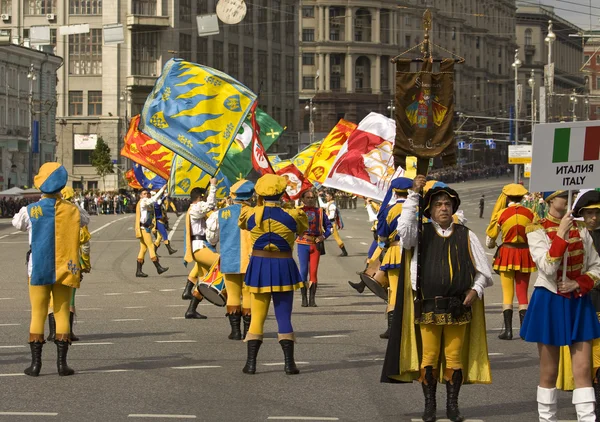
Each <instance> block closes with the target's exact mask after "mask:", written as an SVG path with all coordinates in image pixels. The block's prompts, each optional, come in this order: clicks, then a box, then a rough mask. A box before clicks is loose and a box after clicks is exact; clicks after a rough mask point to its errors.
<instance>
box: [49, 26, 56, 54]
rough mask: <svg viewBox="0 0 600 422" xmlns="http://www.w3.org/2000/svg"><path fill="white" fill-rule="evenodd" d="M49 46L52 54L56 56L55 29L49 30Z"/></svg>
mask: <svg viewBox="0 0 600 422" xmlns="http://www.w3.org/2000/svg"><path fill="white" fill-rule="evenodd" d="M50 46H51V47H52V52H53V53H54V54H56V28H50Z"/></svg>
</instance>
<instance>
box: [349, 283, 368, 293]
mask: <svg viewBox="0 0 600 422" xmlns="http://www.w3.org/2000/svg"><path fill="white" fill-rule="evenodd" d="M348 284H349V285H350V287H352V288H353V289H354V290H356V291H357V292H358V293H362V292H364V291H365V283H363V282H362V281H360V282H358V283H354V282H352V281H348Z"/></svg>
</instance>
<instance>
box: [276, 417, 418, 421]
mask: <svg viewBox="0 0 600 422" xmlns="http://www.w3.org/2000/svg"><path fill="white" fill-rule="evenodd" d="M267 419H268V420H272V421H339V420H340V419H339V418H331V417H327V416H269V417H268V418H267ZM419 420H420V419H419Z"/></svg>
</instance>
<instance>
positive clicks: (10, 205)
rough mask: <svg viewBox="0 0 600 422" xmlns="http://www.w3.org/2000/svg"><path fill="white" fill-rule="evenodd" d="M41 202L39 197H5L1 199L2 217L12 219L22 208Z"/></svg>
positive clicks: (0, 212)
mask: <svg viewBox="0 0 600 422" xmlns="http://www.w3.org/2000/svg"><path fill="white" fill-rule="evenodd" d="M38 200H39V197H37V196H36V197H31V198H21V197H12V196H4V197H2V198H0V217H2V218H12V217H13V215H15V214H16V213H18V212H19V210H20V209H21V208H22V207H25V206H27V205H29V204H31V203H33V202H36V201H38Z"/></svg>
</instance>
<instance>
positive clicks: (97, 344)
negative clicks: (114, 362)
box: [73, 342, 114, 346]
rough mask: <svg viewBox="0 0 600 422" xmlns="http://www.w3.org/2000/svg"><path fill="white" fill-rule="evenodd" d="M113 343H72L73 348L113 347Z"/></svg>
mask: <svg viewBox="0 0 600 422" xmlns="http://www.w3.org/2000/svg"><path fill="white" fill-rule="evenodd" d="M113 344H114V343H110V342H98V343H80V342H75V343H73V346H110V345H113Z"/></svg>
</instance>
